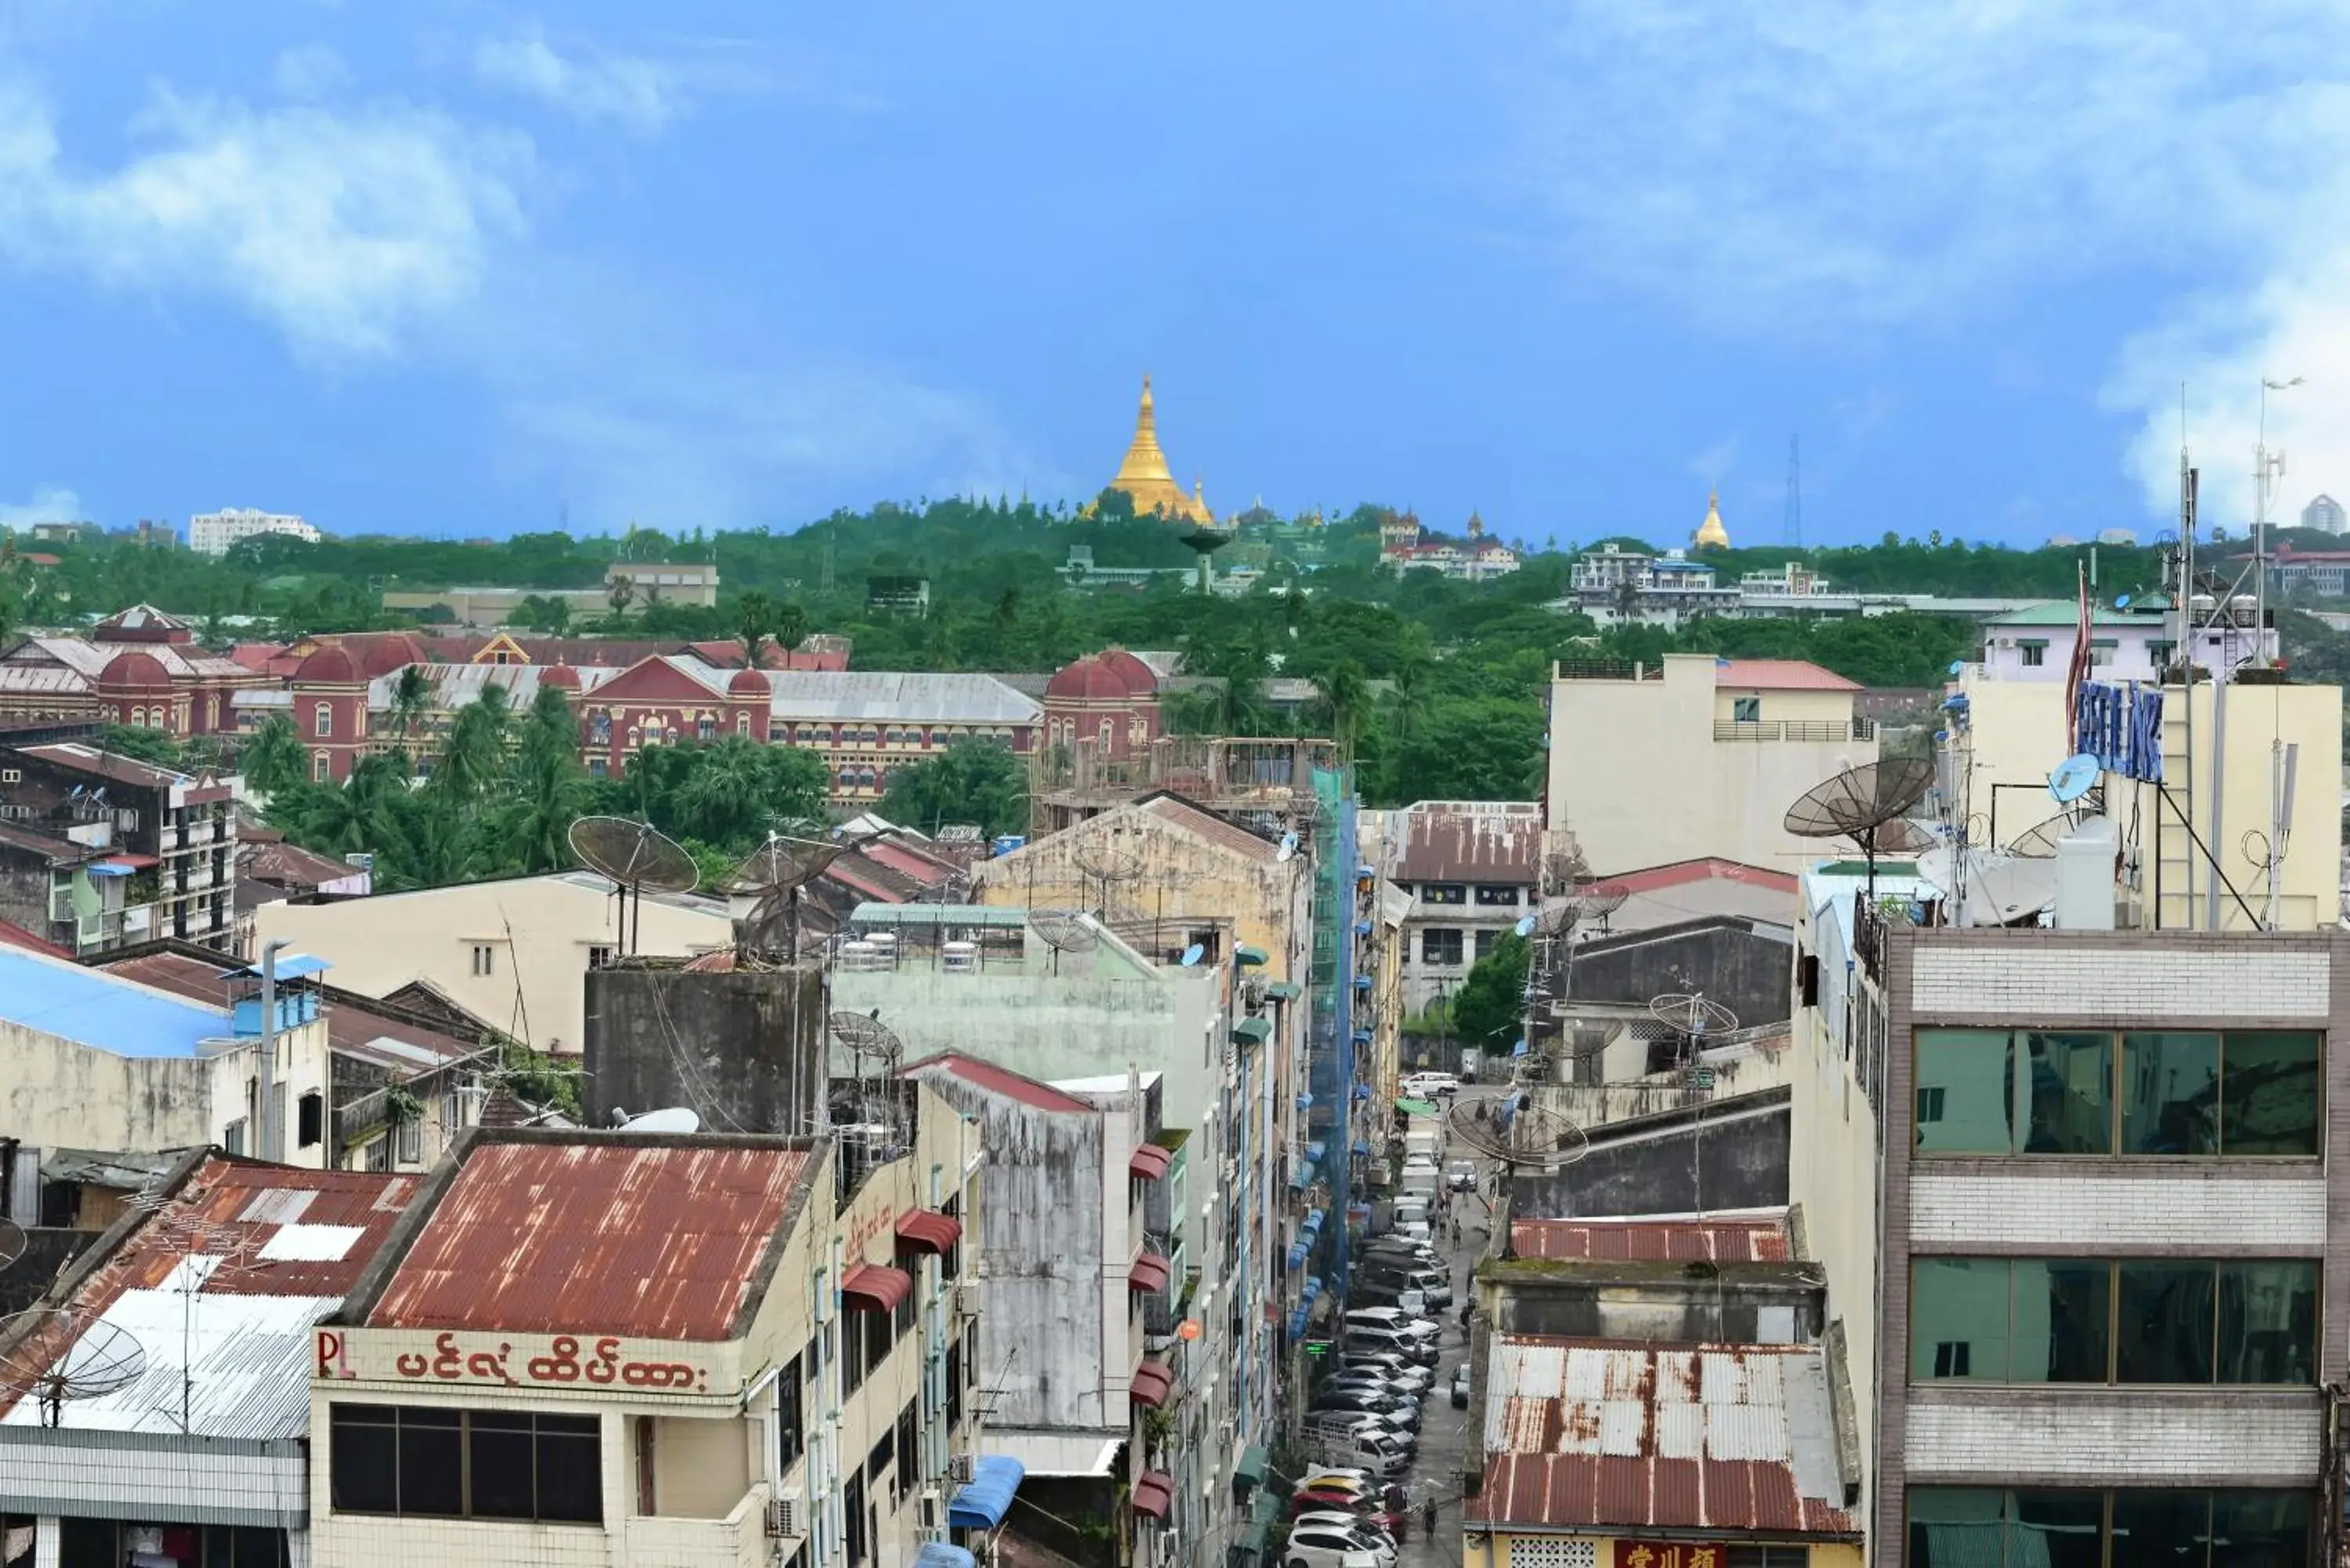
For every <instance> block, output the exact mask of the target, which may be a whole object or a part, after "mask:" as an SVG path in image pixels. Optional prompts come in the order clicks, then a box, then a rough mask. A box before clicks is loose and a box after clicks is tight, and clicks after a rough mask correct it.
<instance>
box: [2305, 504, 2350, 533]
mask: <svg viewBox="0 0 2350 1568" xmlns="http://www.w3.org/2000/svg"><path fill="white" fill-rule="evenodd" d="M2301 525H2302V526H2303V527H2304V528H2323V529H2324V530H2325V531H2326V532H2327V533H2328V534H2342V533H2350V512H2345V511H2344V510H2343V509H2342V503H2340V502H2339V501H2336V500H2334V497H2332V496H2331V495H2320V496H2318V497H2317V498H2316V499H2314V500H2313V501H2312V502H2310V504H2308V505H2306V506H2304V507H2303V508H2302V509H2301Z"/></svg>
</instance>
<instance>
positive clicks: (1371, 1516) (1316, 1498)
mask: <svg viewBox="0 0 2350 1568" xmlns="http://www.w3.org/2000/svg"><path fill="white" fill-rule="evenodd" d="M1289 1511H1290V1517H1291V1518H1292V1519H1293V1520H1295V1519H1303V1518H1304V1517H1305V1515H1307V1514H1309V1513H1350V1514H1352V1515H1354V1516H1355V1517H1356V1518H1357V1519H1359V1520H1361V1521H1363V1522H1364V1523H1365V1524H1367V1525H1375V1526H1377V1527H1378V1528H1379V1529H1381V1530H1384V1531H1386V1532H1388V1533H1389V1534H1390V1535H1392V1534H1393V1533H1395V1532H1396V1531H1397V1530H1399V1529H1400V1528H1401V1527H1402V1525H1403V1522H1404V1521H1403V1516H1402V1515H1401V1514H1397V1513H1389V1512H1388V1510H1387V1505H1386V1504H1385V1503H1383V1502H1382V1501H1379V1499H1378V1498H1376V1497H1361V1498H1357V1497H1353V1496H1350V1495H1348V1494H1347V1493H1346V1492H1339V1491H1324V1490H1320V1489H1319V1488H1309V1489H1307V1490H1304V1491H1300V1492H1298V1493H1297V1494H1295V1496H1293V1497H1292V1498H1291V1499H1290V1500H1289Z"/></svg>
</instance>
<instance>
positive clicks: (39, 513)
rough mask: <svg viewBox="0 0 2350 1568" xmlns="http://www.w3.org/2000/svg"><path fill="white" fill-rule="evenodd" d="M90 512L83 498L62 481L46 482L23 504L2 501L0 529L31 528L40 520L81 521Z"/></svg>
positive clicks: (52, 521)
mask: <svg viewBox="0 0 2350 1568" xmlns="http://www.w3.org/2000/svg"><path fill="white" fill-rule="evenodd" d="M87 516H88V513H86V512H84V511H83V510H82V504H81V497H80V496H78V495H77V494H75V493H73V492H72V491H70V490H68V489H66V488H65V487H64V486H63V485H59V484H44V485H41V486H40V487H39V488H37V489H36V490H35V491H34V492H33V493H32V496H31V497H30V499H28V500H26V501H25V502H24V503H23V504H12V503H9V502H5V501H0V528H29V527H31V526H32V525H33V524H36V523H78V522H80V521H82V520H83V519H84V518H85V517H87Z"/></svg>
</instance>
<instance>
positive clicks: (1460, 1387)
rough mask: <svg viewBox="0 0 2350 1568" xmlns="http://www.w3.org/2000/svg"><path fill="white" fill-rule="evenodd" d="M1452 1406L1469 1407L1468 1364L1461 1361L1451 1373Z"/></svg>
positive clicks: (1463, 1408) (1458, 1407) (1457, 1407)
mask: <svg viewBox="0 0 2350 1568" xmlns="http://www.w3.org/2000/svg"><path fill="white" fill-rule="evenodd" d="M1452 1407H1453V1408H1454V1409H1456V1410H1466V1409H1467V1408H1469V1364H1468V1363H1467V1362H1465V1361H1464V1362H1462V1363H1461V1365H1460V1366H1458V1367H1456V1368H1455V1369H1454V1370H1453V1373H1452Z"/></svg>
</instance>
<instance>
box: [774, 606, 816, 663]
mask: <svg viewBox="0 0 2350 1568" xmlns="http://www.w3.org/2000/svg"><path fill="white" fill-rule="evenodd" d="M769 630H770V631H772V632H773V633H774V635H775V646H776V647H778V648H780V649H783V650H784V651H785V653H797V652H798V651H799V650H800V644H801V643H804V642H806V640H807V637H808V618H807V611H806V610H804V609H802V608H801V607H799V606H797V605H795V604H781V605H777V606H776V607H775V625H774V626H773V627H771V628H769Z"/></svg>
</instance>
